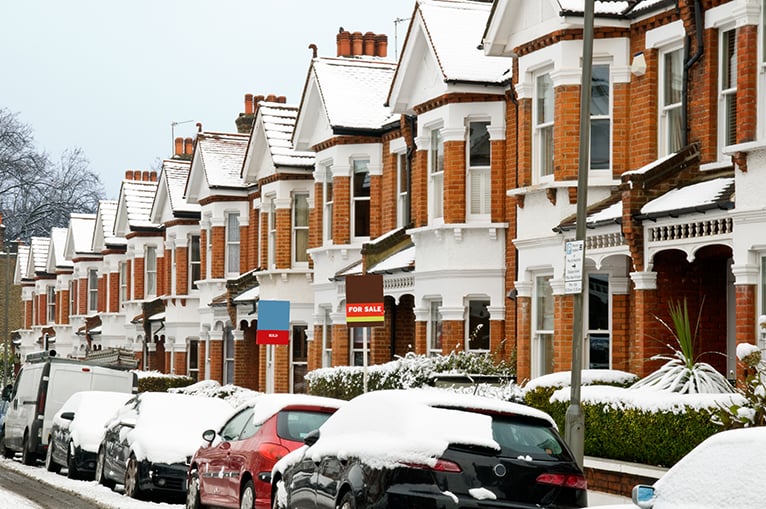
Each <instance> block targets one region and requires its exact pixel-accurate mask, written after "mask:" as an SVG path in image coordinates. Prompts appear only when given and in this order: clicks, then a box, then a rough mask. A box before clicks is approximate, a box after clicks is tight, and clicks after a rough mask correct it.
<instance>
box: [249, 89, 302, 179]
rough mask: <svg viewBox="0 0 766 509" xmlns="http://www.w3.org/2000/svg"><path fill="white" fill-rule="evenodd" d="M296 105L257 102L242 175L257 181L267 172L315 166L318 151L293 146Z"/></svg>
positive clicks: (296, 169) (296, 114)
mask: <svg viewBox="0 0 766 509" xmlns="http://www.w3.org/2000/svg"><path fill="white" fill-rule="evenodd" d="M297 116H298V108H297V106H290V105H286V104H283V103H276V102H265V101H262V102H260V103H259V105H258V111H257V113H256V117H255V121H254V122H253V129H252V131H251V132H250V141H249V142H248V144H247V152H246V153H245V160H244V162H243V165H242V178H243V179H244V180H245V181H246V182H256V181H258V180H259V179H261V178H263V177H265V176H266V175H268V174H272V173H279V171H280V169H287V170H288V171H290V170H293V171H303V172H305V171H307V170H313V167H314V159H315V153H314V152H311V151H299V150H295V149H294V148H293V142H292V137H293V132H294V130H295V119H296V118H297Z"/></svg>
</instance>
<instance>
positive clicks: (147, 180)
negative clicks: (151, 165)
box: [141, 170, 149, 182]
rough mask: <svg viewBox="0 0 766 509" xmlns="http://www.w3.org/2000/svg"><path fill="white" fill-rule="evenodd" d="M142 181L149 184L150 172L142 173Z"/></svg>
mask: <svg viewBox="0 0 766 509" xmlns="http://www.w3.org/2000/svg"><path fill="white" fill-rule="evenodd" d="M141 180H142V181H143V182H149V172H148V171H146V170H144V171H142V172H141Z"/></svg>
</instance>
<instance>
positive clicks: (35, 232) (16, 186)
mask: <svg viewBox="0 0 766 509" xmlns="http://www.w3.org/2000/svg"><path fill="white" fill-rule="evenodd" d="M103 195H104V189H103V185H102V184H101V179H100V178H99V176H98V175H96V174H95V173H93V172H92V171H91V170H90V169H89V168H88V160H87V159H86V157H85V155H84V154H83V152H82V150H81V149H79V148H75V149H69V150H65V151H64V153H63V154H61V156H60V158H59V159H58V160H56V161H54V160H52V159H51V158H50V157H49V156H48V154H46V153H45V152H42V151H39V150H37V148H36V147H35V143H34V137H33V136H32V129H31V128H30V127H29V126H28V125H26V124H24V123H22V122H20V121H19V120H18V118H17V116H16V115H15V114H13V113H11V112H9V111H8V110H5V109H2V108H0V212H2V214H3V223H4V224H5V226H6V228H7V229H6V238H7V239H14V238H20V239H23V240H28V239H29V238H30V237H32V236H41V237H47V236H49V235H50V231H51V228H52V227H54V226H62V227H65V226H67V225H68V224H69V215H70V214H71V213H73V212H95V210H96V208H97V207H98V201H99V199H101V198H102V197H103Z"/></svg>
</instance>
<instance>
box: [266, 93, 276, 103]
mask: <svg viewBox="0 0 766 509" xmlns="http://www.w3.org/2000/svg"><path fill="white" fill-rule="evenodd" d="M266 102H270V103H275V102H277V96H275V95H274V94H269V95H268V97H266Z"/></svg>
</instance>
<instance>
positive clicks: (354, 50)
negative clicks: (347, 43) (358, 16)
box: [351, 32, 364, 57]
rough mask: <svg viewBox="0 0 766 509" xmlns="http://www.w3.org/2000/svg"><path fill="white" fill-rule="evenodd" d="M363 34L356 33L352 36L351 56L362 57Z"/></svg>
mask: <svg viewBox="0 0 766 509" xmlns="http://www.w3.org/2000/svg"><path fill="white" fill-rule="evenodd" d="M363 37H364V36H363V35H362V32H354V33H353V34H351V56H352V57H357V56H360V55H362V43H363V41H362V38H363Z"/></svg>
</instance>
